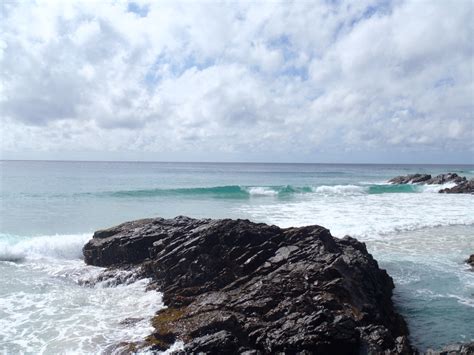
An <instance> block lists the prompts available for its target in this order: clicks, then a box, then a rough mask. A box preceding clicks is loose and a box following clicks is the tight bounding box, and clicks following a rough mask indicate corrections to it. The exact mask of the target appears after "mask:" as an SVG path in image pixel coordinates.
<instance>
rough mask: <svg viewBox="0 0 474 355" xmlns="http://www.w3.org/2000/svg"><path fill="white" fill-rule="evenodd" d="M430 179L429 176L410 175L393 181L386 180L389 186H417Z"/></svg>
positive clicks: (397, 177) (398, 177)
mask: <svg viewBox="0 0 474 355" xmlns="http://www.w3.org/2000/svg"><path fill="white" fill-rule="evenodd" d="M430 179H431V175H429V174H411V175H402V176H396V177H394V178H393V179H390V180H388V182H389V183H391V184H397V185H401V184H418V183H421V182H425V181H428V180H430Z"/></svg>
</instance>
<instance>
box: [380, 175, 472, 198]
mask: <svg viewBox="0 0 474 355" xmlns="http://www.w3.org/2000/svg"><path fill="white" fill-rule="evenodd" d="M388 182H389V183H391V184H398V185H401V184H420V185H442V184H446V183H455V184H456V186H454V187H450V188H445V189H441V190H439V191H438V192H440V193H448V194H461V193H464V194H465V193H471V194H473V193H474V179H471V180H469V181H468V180H467V179H466V177H465V176H459V175H458V174H456V173H447V174H440V175H438V176H435V177H434V178H432V177H431V175H429V174H411V175H404V176H397V177H394V178H393V179H390V180H388Z"/></svg>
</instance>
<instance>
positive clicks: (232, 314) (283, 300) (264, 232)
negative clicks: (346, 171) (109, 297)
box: [84, 217, 413, 354]
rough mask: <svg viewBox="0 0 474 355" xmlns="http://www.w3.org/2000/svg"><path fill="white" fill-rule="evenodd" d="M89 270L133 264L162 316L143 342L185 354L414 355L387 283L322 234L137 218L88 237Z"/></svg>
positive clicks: (368, 263)
mask: <svg viewBox="0 0 474 355" xmlns="http://www.w3.org/2000/svg"><path fill="white" fill-rule="evenodd" d="M84 257H85V261H86V262H87V263H88V264H92V265H99V266H114V267H126V266H127V265H128V264H134V265H135V266H137V265H141V270H142V271H141V272H142V276H146V277H151V278H152V279H153V285H154V287H157V288H158V289H160V290H161V291H162V292H163V301H164V302H165V304H166V305H167V308H166V309H163V310H161V311H159V312H158V313H157V314H156V316H155V317H154V319H153V321H152V323H153V326H154V328H155V331H154V332H153V334H151V335H150V336H149V337H148V338H147V339H146V340H145V342H144V343H141V344H137V343H129V344H126V346H127V348H128V349H134V351H135V350H136V349H139V348H140V347H143V346H148V347H150V348H151V350H165V349H168V348H169V347H170V346H171V345H172V344H173V343H174V342H175V341H176V340H181V341H183V342H184V350H183V353H199V352H204V353H211V354H224V353H243V352H246V354H270V353H278V352H282V353H287V354H294V353H297V352H299V353H301V354H310V353H319V354H369V353H370V354H412V353H413V350H412V348H411V346H410V343H409V341H408V338H407V335H408V330H407V326H406V324H405V322H404V320H403V319H402V318H401V316H400V315H399V314H397V313H396V311H395V310H394V307H393V304H392V300H391V296H392V289H393V288H394V285H393V282H392V279H391V277H390V276H388V274H387V273H386V272H385V270H381V269H380V268H379V267H378V264H377V262H376V261H375V260H374V259H373V257H372V256H371V255H370V254H369V253H368V252H367V249H366V247H365V245H364V244H363V243H360V242H358V241H357V240H355V239H353V238H350V237H345V238H343V239H337V238H334V237H332V236H331V234H330V233H329V231H328V230H327V229H325V228H323V227H320V226H308V227H301V228H287V229H280V228H278V227H276V226H269V225H266V224H257V223H252V222H250V221H248V220H230V219H223V220H211V219H192V218H188V217H176V218H174V219H161V218H157V219H145V220H139V221H134V222H128V223H124V224H121V225H119V226H117V227H114V228H110V229H107V230H104V231H99V232H96V233H95V234H94V237H93V239H92V240H90V241H89V242H88V243H87V244H86V245H85V246H84Z"/></svg>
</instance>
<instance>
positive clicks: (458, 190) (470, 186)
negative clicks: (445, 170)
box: [439, 179, 474, 194]
mask: <svg viewBox="0 0 474 355" xmlns="http://www.w3.org/2000/svg"><path fill="white" fill-rule="evenodd" d="M439 192H440V193H445V194H474V179H471V180H469V181H463V182H461V183H460V184H458V185H456V186H454V187H451V188H446V189H442V190H440V191H439Z"/></svg>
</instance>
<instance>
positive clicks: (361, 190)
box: [0, 161, 474, 353]
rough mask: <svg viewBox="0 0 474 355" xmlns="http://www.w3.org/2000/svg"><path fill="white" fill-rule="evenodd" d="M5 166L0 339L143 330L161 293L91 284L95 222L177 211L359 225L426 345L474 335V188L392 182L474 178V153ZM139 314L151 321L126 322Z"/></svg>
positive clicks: (33, 342)
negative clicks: (87, 250) (432, 159)
mask: <svg viewBox="0 0 474 355" xmlns="http://www.w3.org/2000/svg"><path fill="white" fill-rule="evenodd" d="M0 172H1V174H0V178H1V184H0V216H1V217H0V273H1V274H2V275H3V276H2V279H1V280H0V350H2V349H6V350H9V352H12V353H14V352H19V351H20V352H21V351H25V352H29V353H38V352H47V353H50V352H64V351H68V350H71V349H81V350H82V351H84V352H101V351H106V349H107V347H108V346H110V345H111V344H114V343H117V342H118V341H121V340H126V339H129V338H130V337H132V338H133V337H140V336H142V334H141V333H140V331H139V330H138V329H142V332H143V331H144V330H145V331H146V329H147V319H148V318H147V317H149V316H150V315H152V314H153V312H154V311H156V307H157V306H156V305H157V304H160V302H161V298H160V297H161V295H160V294H159V293H153V292H144V289H145V288H146V284H144V283H143V282H130V283H129V284H127V285H122V286H120V287H117V286H114V285H113V284H104V283H99V284H97V285H96V286H94V287H85V286H83V284H84V282H85V281H87V280H93V279H94V277H95V275H97V273H98V270H97V268H92V267H86V266H84V265H83V263H82V261H81V260H80V257H81V247H82V245H83V244H84V243H85V241H86V240H87V239H88V238H90V236H91V233H92V232H93V231H94V230H96V229H99V228H104V227H108V226H111V225H114V224H117V223H121V222H123V221H126V220H130V219H135V218H144V217H153V216H162V217H174V216H176V215H189V216H194V217H214V218H223V217H231V218H248V219H251V220H255V221H262V222H266V223H273V224H277V225H280V226H282V227H287V226H299V225H305V224H320V225H323V226H325V227H327V228H329V229H330V230H331V232H332V233H333V235H335V236H340V237H342V236H344V235H346V234H349V235H352V236H355V237H357V238H359V239H360V240H363V241H365V242H366V243H367V246H368V248H369V250H370V251H371V252H372V253H373V254H374V256H375V257H376V258H377V259H378V260H379V262H380V264H381V266H382V267H384V268H386V269H387V270H388V271H389V273H390V274H391V275H392V276H393V278H394V280H395V283H396V289H395V296H394V299H395V301H396V304H397V307H398V308H399V310H400V312H401V313H403V315H404V316H405V317H406V319H407V320H408V322H409V325H410V329H411V332H412V338H413V342H414V343H415V344H416V345H418V346H419V347H420V348H422V349H423V348H426V347H429V346H431V347H439V346H441V345H443V344H447V343H452V342H456V341H466V340H474V331H473V330H472V328H473V327H472V324H474V308H473V307H474V299H473V293H474V273H473V272H470V271H469V270H468V269H467V268H466V266H465V264H463V259H465V258H466V257H467V256H468V255H469V254H471V253H473V252H474V214H473V213H472V211H473V210H474V196H472V195H445V194H438V193H436V192H437V190H438V188H440V187H439V186H429V187H424V186H413V185H388V184H386V181H387V180H388V179H389V178H392V177H394V176H396V175H402V174H409V173H415V172H421V173H425V172H426V173H431V174H438V173H446V172H457V173H459V174H462V175H466V176H468V177H473V176H474V166H472V165H467V166H439V165H438V166H437V165H424V166H413V165H325V164H314V165H312V164H211V163H136V162H130V163H129V162H123V163H117V162H41V161H37V162H26V161H2V162H0ZM18 280H20V281H18ZM132 299H134V300H135V301H132ZM97 300H101V302H97ZM133 302H138V303H140V304H141V305H142V307H140V309H141V311H140V310H137V309H135V308H134V310H133V311H131V310H130V307H129V305H130V304H133ZM94 309H97V312H94ZM129 317H139V318H142V321H141V322H142V323H140V324H139V325H137V326H136V327H135V328H134V327H133V326H129V325H124V324H123V320H124V319H125V318H129ZM79 324H81V326H78V325H79ZM43 328H44V329H45V330H44V331H41V330H40V329H43ZM1 329H3V330H1ZM107 329H115V330H116V331H115V334H116V336H115V337H111V335H110V333H111V332H110V331H107ZM143 329H144V330H143ZM71 332H74V334H75V336H74V337H71ZM101 332H102V333H101ZM92 334H93V336H92ZM71 339H72V340H71ZM74 339H76V340H74Z"/></svg>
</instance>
